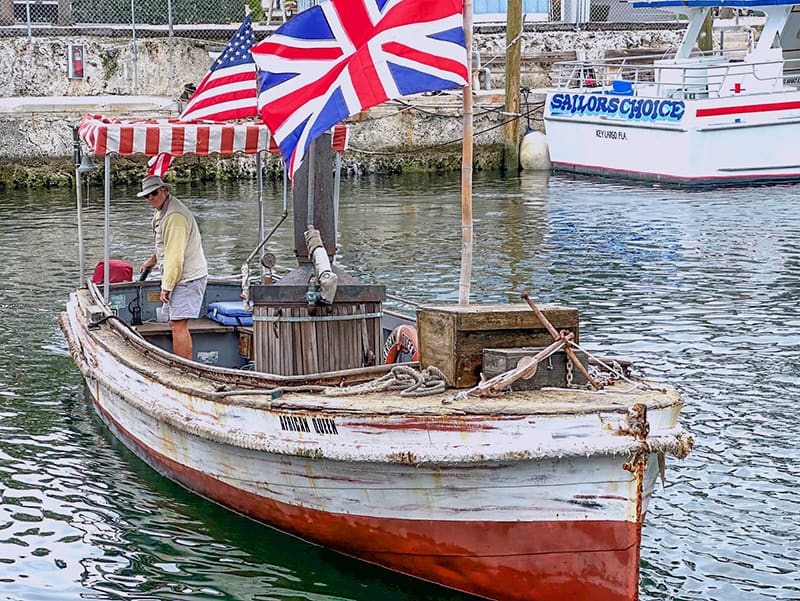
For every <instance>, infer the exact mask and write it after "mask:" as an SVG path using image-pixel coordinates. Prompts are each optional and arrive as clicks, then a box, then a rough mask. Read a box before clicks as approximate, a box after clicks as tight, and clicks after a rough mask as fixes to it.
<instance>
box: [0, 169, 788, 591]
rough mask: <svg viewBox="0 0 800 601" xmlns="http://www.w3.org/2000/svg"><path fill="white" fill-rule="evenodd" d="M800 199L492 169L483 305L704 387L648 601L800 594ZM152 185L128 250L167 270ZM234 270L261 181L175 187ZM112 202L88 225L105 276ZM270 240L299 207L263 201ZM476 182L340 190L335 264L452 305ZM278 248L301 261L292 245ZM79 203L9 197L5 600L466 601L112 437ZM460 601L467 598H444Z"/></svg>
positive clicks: (654, 529)
mask: <svg viewBox="0 0 800 601" xmlns="http://www.w3.org/2000/svg"><path fill="white" fill-rule="evenodd" d="M797 190H798V188H797V187H792V186H775V187H770V188H752V189H746V188H743V189H738V190H737V189H728V190H710V191H708V190H706V191H702V192H686V191H679V190H669V189H661V188H658V187H657V186H650V187H647V186H629V185H627V184H620V183H608V182H603V181H594V180H591V179H586V178H582V179H578V178H569V177H560V176H559V177H550V176H548V175H547V174H523V176H522V177H521V178H519V179H512V178H509V179H502V178H499V177H497V176H496V175H493V174H476V181H475V191H474V209H473V212H474V218H475V233H474V239H475V248H474V256H475V261H474V268H473V273H474V277H473V287H472V289H473V299H474V300H480V301H488V300H505V299H508V298H512V299H513V298H516V297H515V294H517V293H519V292H520V291H522V290H529V291H530V292H531V293H532V295H533V296H534V297H535V298H537V299H539V300H541V301H545V302H559V303H569V304H573V305H575V306H577V307H579V308H580V311H581V338H582V342H583V344H584V346H587V347H588V348H590V349H598V350H602V351H603V352H604V353H613V354H622V355H626V356H629V357H630V358H632V359H633V360H635V361H636V362H637V365H638V370H639V372H640V373H645V374H647V375H650V376H655V377H659V378H663V379H666V380H669V381H670V382H673V383H675V384H677V385H678V386H679V387H680V388H681V390H682V391H683V392H684V393H685V396H686V399H687V405H686V408H685V411H684V414H685V416H686V419H687V422H688V424H689V425H690V427H691V428H692V430H693V431H694V432H695V433H696V434H697V435H698V440H699V443H698V445H697V447H696V450H695V452H694V453H693V454H692V455H691V456H690V457H689V459H688V460H687V461H686V462H684V463H682V464H676V463H675V462H673V463H671V464H670V467H669V470H668V483H667V488H666V489H665V490H663V491H658V494H657V495H656V497H655V499H654V501H653V503H651V505H650V513H649V515H648V519H647V525H646V527H645V529H644V535H643V536H644V541H643V567H642V583H641V591H642V594H641V597H642V599H643V600H647V601H649V600H655V599H665V600H674V599H682V600H683V599H686V600H690V599H691V600H697V601H700V600H703V601H705V600H709V599H711V600H719V601H729V600H734V601H735V600H739V599H741V600H750V599H782V600H788V599H798V598H800V577H798V575H797V572H796V566H797V565H798V564H799V563H800V538H798V537H797V534H796V533H797V531H798V526H799V525H798V519H797V516H798V515H800V495H798V493H797V486H796V482H797V481H798V477H800V468H798V452H797V442H796V436H795V434H796V432H797V427H796V418H795V415H794V414H795V406H796V405H797V404H798V403H799V402H800V393H798V390H800V387H799V386H798V384H799V383H800V382H799V380H800V376H798V373H799V372H798V367H799V366H800V334H799V333H798V332H799V331H800V309H799V308H798V303H797V299H798V297H800V250H799V249H800V245H798V241H800V216H798V213H797V211H796V209H795V205H796V202H795V196H796V194H797ZM136 191H137V188H136V187H134V186H131V187H128V188H120V189H117V190H115V191H114V201H113V207H112V223H111V235H112V256H113V257H114V258H121V259H124V260H127V261H129V262H130V263H132V264H133V265H135V266H137V267H138V265H139V263H140V262H141V260H143V259H144V258H145V257H146V256H148V255H149V254H150V252H151V245H152V240H151V233H150V228H149V211H148V209H147V206H146V203H144V202H143V201H142V200H141V199H138V198H136V197H135V193H136ZM175 192H176V194H177V195H178V196H179V197H181V198H182V199H184V200H186V201H187V203H188V204H189V205H190V206H191V207H192V208H193V210H194V211H195V212H196V213H197V215H198V221H199V223H200V226H201V228H202V231H203V234H204V238H205V241H206V245H207V250H208V252H207V255H208V258H209V264H210V268H211V271H212V273H213V274H215V275H227V276H232V277H234V276H237V275H238V273H239V269H240V266H241V262H242V260H243V259H244V257H246V256H247V255H248V254H249V253H250V252H251V251H252V249H253V248H254V247H255V244H256V233H257V223H256V220H257V218H258V213H257V208H256V202H255V200H256V192H255V190H254V187H253V186H252V185H251V184H249V183H245V184H242V183H229V182H220V183H216V184H213V185H206V184H193V185H179V186H177V187H176V190H175ZM101 193H102V191H101V190H99V189H94V188H92V189H90V191H89V200H88V201H87V203H86V208H85V211H84V217H85V236H86V240H87V260H86V263H87V266H88V267H89V268H91V267H92V266H93V265H94V263H95V262H96V261H98V260H99V259H101V258H102V232H103V206H102V200H101ZM265 204H266V221H267V227H268V228H269V227H270V226H271V224H272V223H275V221H276V220H277V219H278V217H279V216H280V213H281V211H282V199H281V191H280V189H278V188H277V187H273V186H268V188H267V190H266V191H265ZM460 219H461V208H460V192H459V180H458V177H449V176H447V177H426V176H414V177H398V178H390V179H384V178H377V177H363V178H359V179H356V180H352V181H347V182H345V185H344V188H343V190H342V206H341V212H340V243H341V251H340V254H339V257H338V261H339V262H340V263H341V264H342V265H344V266H345V267H346V269H347V270H348V271H349V272H350V273H352V274H353V275H355V276H358V277H360V278H361V279H362V280H363V281H364V282H365V283H379V282H380V283H385V284H387V286H388V287H389V289H390V291H391V292H394V293H397V294H401V295H405V296H407V297H410V298H411V299H412V300H417V301H425V302H439V301H445V300H453V299H455V298H456V294H457V287H458V280H459V253H460V243H461V241H460V236H461V233H460ZM289 223H290V221H287V227H284V228H282V229H280V230H279V231H278V233H277V234H276V236H275V239H274V240H273V241H272V242H271V243H270V244H269V247H268V250H270V251H272V252H275V253H276V254H277V255H278V258H279V264H280V265H283V266H284V267H285V268H289V267H291V266H292V265H293V262H294V259H293V256H292V248H293V247H292V245H291V244H290V236H291V227H290V226H288V224H289ZM75 226H76V222H75V217H74V198H73V196H72V193H71V192H70V191H45V192H41V191H37V192H27V191H22V192H14V193H13V194H8V193H0V249H2V258H3V260H2V261H0V278H2V282H3V285H2V286H0V315H2V319H0V344H2V350H3V352H2V353H1V354H0V441H2V442H0V494H2V501H3V502H2V505H0V583H2V591H3V595H4V596H5V597H7V598H10V599H26V600H28V599H37V600H39V599H76V598H80V597H82V596H83V597H91V598H96V599H212V598H213V599H288V598H313V599H331V600H332V599H365V600H366V599H375V598H381V599H425V598H430V599H441V598H452V599H457V598H461V599H463V598H465V597H463V596H461V595H457V594H455V593H452V594H449V593H447V592H445V591H442V590H441V589H439V588H437V587H432V586H428V585H425V584H422V583H417V582H416V581H413V580H411V579H407V578H403V577H400V576H394V575H391V574H387V573H386V572H385V571H383V570H379V569H376V568H370V567H368V566H364V565H362V564H360V563H357V562H354V561H351V560H348V559H346V558H342V557H339V556H337V555H334V554H330V553H327V552H325V551H321V550H319V549H316V548H314V547H310V546H307V545H305V544H303V543H299V542H297V541H295V540H294V539H291V538H288V537H284V536H283V535H279V534H276V533H274V532H273V531H271V530H269V529H267V528H264V527H261V526H256V525H253V524H252V523H251V522H249V521H247V520H244V519H242V518H239V517H237V516H235V515H232V514H230V513H229V512H226V511H223V510H221V509H219V508H217V507H216V506H214V505H211V504H209V503H206V502H204V501H201V500H198V499H197V498H196V497H194V496H192V495H190V494H188V493H186V492H184V491H183V490H182V489H180V488H178V487H176V486H174V485H172V484H170V483H169V482H167V481H166V480H164V479H162V478H160V477H159V476H157V475H155V474H154V473H153V472H151V471H150V470H149V469H147V468H146V467H144V466H143V464H141V463H140V462H139V461H138V460H136V459H135V458H134V457H133V456H132V455H130V454H129V453H128V452H127V451H125V450H124V449H123V448H122V447H121V446H120V445H118V444H117V443H116V442H114V440H113V438H112V437H111V436H110V435H109V434H108V433H107V432H106V431H105V430H104V429H103V428H102V427H101V426H100V425H99V422H98V421H97V420H96V419H95V418H94V417H93V415H92V413H91V411H90V410H89V409H88V407H87V404H86V401H85V399H84V398H83V388H82V385H81V382H80V378H79V374H78V373H77V371H76V370H75V368H74V366H73V364H72V363H71V361H70V359H69V357H68V356H67V354H66V350H65V348H64V343H63V339H62V337H61V334H60V332H59V331H58V328H57V326H56V324H55V315H56V313H57V312H58V311H59V310H60V309H61V308H62V306H63V302H64V299H65V298H66V297H67V295H68V294H69V291H70V288H71V287H72V286H73V285H74V284H75V283H76V282H77V279H78V277H77V272H76V268H77V267H76V265H77V261H76V256H77V251H76V231H75ZM448 595H450V596H449V597H448Z"/></svg>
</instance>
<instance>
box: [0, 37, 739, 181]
mask: <svg viewBox="0 0 800 601" xmlns="http://www.w3.org/2000/svg"><path fill="white" fill-rule="evenodd" d="M661 25H663V24H661ZM674 25H677V24H674ZM495 29H496V31H492V30H491V29H490V30H489V31H488V32H482V33H479V32H476V35H475V46H476V48H477V49H478V54H479V55H480V64H481V70H480V72H479V76H477V77H476V84H477V91H476V96H475V108H474V114H475V118H474V131H475V152H474V156H475V167H476V168H477V169H497V168H499V167H500V166H501V161H502V149H503V123H504V121H505V120H506V119H508V118H509V117H508V116H506V115H504V114H503V105H504V94H503V90H502V88H503V86H504V68H505V65H504V49H505V48H504V47H505V31H504V30H503V28H502V27H500V28H495ZM682 33H683V27H682V26H671V27H660V28H659V29H644V28H642V27H640V28H636V29H622V30H615V29H610V30H600V29H594V30H590V29H587V30H578V31H575V30H556V29H554V28H553V27H552V24H551V26H550V27H549V29H546V30H538V31H537V30H532V31H529V28H528V27H527V26H526V30H525V32H524V35H523V61H522V69H521V85H522V86H525V87H528V88H531V89H534V90H533V91H532V92H531V93H528V94H524V95H523V104H522V107H521V113H522V114H521V116H520V117H519V118H520V119H521V120H522V124H521V128H520V129H521V131H522V132H524V131H525V129H526V127H531V128H533V129H538V130H541V108H542V104H543V95H542V94H540V93H536V91H535V88H541V87H544V86H547V85H548V84H549V69H550V66H551V65H552V62H553V61H555V60H566V59H571V58H575V56H576V53H577V52H580V53H581V54H583V55H585V56H587V57H588V58H592V57H600V56H604V55H605V53H606V52H608V51H619V50H620V49H636V50H647V49H659V50H663V49H665V48H670V47H672V46H674V45H675V43H676V42H677V41H678V40H679V39H680V37H681V35H682ZM727 39H728V40H729V42H731V41H734V38H733V36H732V35H731V34H728V38H727ZM73 41H75V40H72V39H70V40H67V39H65V38H33V39H31V40H28V39H26V38H25V39H21V38H11V39H0V69H3V71H4V72H6V73H9V74H10V76H9V77H8V78H7V79H5V80H4V81H3V82H0V93H1V94H2V95H3V96H4V98H1V99H0V186H1V187H6V188H9V187H11V188H15V187H27V186H57V185H70V184H71V183H72V180H73V173H74V170H73V165H72V128H73V126H74V125H75V124H76V123H77V122H78V121H79V120H80V119H81V118H82V117H84V116H85V115H87V114H104V115H107V116H112V117H118V118H175V117H177V116H178V114H179V113H180V110H181V108H182V107H181V102H180V100H179V99H177V98H176V97H175V95H173V94H170V90H169V86H168V85H167V83H166V82H167V81H168V78H167V72H168V71H169V70H170V69H169V63H170V62H171V61H175V60H177V61H178V62H179V65H177V66H178V71H179V73H180V78H181V79H180V81H181V82H184V81H185V82H189V81H194V82H197V81H199V80H200V79H201V78H202V77H203V75H204V74H205V71H206V69H207V68H208V65H210V63H211V59H210V57H209V51H208V48H207V47H206V46H205V45H203V44H202V43H200V42H198V41H197V40H177V41H176V44H177V48H173V53H172V54H171V55H170V54H169V51H168V43H167V41H166V40H164V39H143V40H138V41H137V54H138V63H137V64H138V66H137V68H136V69H135V71H136V73H131V68H130V61H129V60H128V57H126V53H129V52H130V50H131V48H130V47H131V44H130V43H128V44H124V43H121V42H120V40H119V39H107V40H103V39H96V38H92V39H87V40H84V41H83V43H85V44H86V47H87V50H86V56H87V60H86V64H85V77H84V78H83V79H81V80H75V79H69V78H67V77H66V76H65V74H61V73H57V72H56V73H55V75H54V71H55V70H54V67H53V65H54V64H56V65H58V64H59V63H60V62H62V63H66V60H65V57H66V48H67V46H68V42H73ZM62 55H63V57H62ZM134 80H135V81H134ZM133 83H135V86H133ZM134 87H135V88H136V90H137V91H139V92H141V93H139V94H133V93H132V92H133V88H134ZM461 107H462V101H461V94H460V91H454V92H448V93H441V94H425V95H418V96H413V97H410V98H405V99H403V100H400V101H392V102H388V103H386V104H383V105H381V106H378V107H375V108H373V109H371V110H369V111H365V112H364V113H361V114H359V115H357V116H355V117H353V118H351V119H350V120H349V123H350V126H351V128H350V147H349V150H348V152H346V153H345V155H344V166H345V168H346V169H347V170H348V171H349V172H351V173H353V172H361V173H363V172H385V173H391V172H399V171H404V172H409V171H449V170H458V169H460V167H461V164H460V161H461V157H460V144H461V119H462V116H461V115H462V108H461ZM145 163H146V159H145V158H144V157H131V158H127V159H122V158H120V159H116V160H115V170H114V172H115V173H114V176H115V178H116V179H120V180H125V181H135V180H138V178H140V177H141V174H142V171H143V170H144V166H145ZM266 166H267V176H268V177H276V178H277V177H279V176H280V171H281V168H280V163H279V160H278V159H277V157H275V156H270V157H268V159H267V161H266ZM253 171H254V161H253V159H252V158H250V157H244V156H242V157H233V158H228V159H222V158H219V157H213V156H212V157H192V158H191V160H189V159H183V160H180V161H176V162H175V165H174V166H173V168H172V169H171V175H172V177H174V178H176V179H181V178H194V179H196V178H200V179H205V178H208V179H215V178H220V177H229V178H233V177H238V176H240V175H251V174H252V173H253ZM93 177H97V176H96V175H93Z"/></svg>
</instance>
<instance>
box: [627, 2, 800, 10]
mask: <svg viewBox="0 0 800 601" xmlns="http://www.w3.org/2000/svg"><path fill="white" fill-rule="evenodd" d="M797 3H798V0H636V1H635V2H634V3H633V6H634V8H646V7H648V8H670V7H696V8H702V7H704V6H721V7H722V6H728V7H731V8H758V7H763V6H783V5H786V4H789V5H791V4H797Z"/></svg>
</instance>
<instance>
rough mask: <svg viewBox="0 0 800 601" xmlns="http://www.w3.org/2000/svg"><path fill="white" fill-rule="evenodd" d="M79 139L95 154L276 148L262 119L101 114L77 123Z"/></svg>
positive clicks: (225, 152)
mask: <svg viewBox="0 0 800 601" xmlns="http://www.w3.org/2000/svg"><path fill="white" fill-rule="evenodd" d="M78 135H79V136H80V138H81V140H83V142H84V143H85V144H86V145H87V146H88V147H89V149H90V150H91V151H92V152H93V153H94V154H96V155H105V154H119V155H132V154H143V155H147V156H155V155H158V154H160V153H162V152H164V153H168V154H171V155H173V156H181V155H184V154H196V155H209V154H222V155H229V154H234V153H237V152H242V153H246V154H255V153H257V152H261V151H263V150H271V151H273V152H274V151H276V150H277V148H276V147H275V146H274V144H273V145H270V134H269V130H268V129H267V126H266V125H265V124H264V123H262V122H249V123H185V122H181V121H177V120H173V119H150V120H135V119H134V120H125V121H122V120H119V119H113V118H109V117H104V116H102V115H87V116H86V118H84V119H82V120H81V122H80V124H79V125H78Z"/></svg>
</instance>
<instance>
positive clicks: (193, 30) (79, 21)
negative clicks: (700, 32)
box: [0, 0, 675, 41]
mask: <svg viewBox="0 0 800 601" xmlns="http://www.w3.org/2000/svg"><path fill="white" fill-rule="evenodd" d="M431 1H435V0H431ZM318 2H319V0H246V2H244V1H243V2H241V3H239V2H231V1H230V0H0V26H14V25H16V26H18V27H19V26H22V27H25V28H26V29H27V33H28V35H35V34H37V32H40V31H41V30H43V29H45V30H46V29H48V28H53V27H56V28H60V29H61V30H62V31H63V32H64V33H70V32H75V33H81V34H86V33H87V32H91V31H97V30H98V28H102V29H104V30H105V33H113V31H115V30H116V31H120V32H122V31H124V30H127V31H138V32H140V33H141V34H142V36H146V35H154V36H159V35H160V36H163V35H165V34H169V35H173V36H177V37H194V38H199V39H208V40H215V41H217V40H221V41H225V40H227V36H226V33H225V32H228V31H229V30H230V29H231V28H235V27H237V26H238V25H239V24H240V23H241V21H242V19H243V18H244V14H245V8H244V7H245V4H246V5H247V6H248V7H249V8H250V10H251V11H252V13H253V23H254V25H255V26H256V31H257V32H258V31H259V27H261V28H263V29H262V31H261V34H262V37H263V36H264V35H266V34H267V33H268V32H269V31H271V30H272V29H273V28H274V27H277V26H279V25H280V24H281V23H282V22H284V21H285V20H286V19H287V18H289V17H290V16H292V15H293V14H295V13H296V12H299V11H302V10H305V9H307V8H309V7H311V6H313V5H314V4H318ZM506 7H507V0H474V2H473V11H474V15H475V23H476V25H478V26H480V25H481V24H484V23H494V24H498V23H499V24H502V23H504V22H505V14H506ZM522 11H523V15H524V18H525V22H526V23H553V24H557V23H563V24H570V25H578V26H580V25H584V24H589V23H599V22H604V23H614V24H621V23H649V24H650V26H651V27H653V28H655V29H657V28H658V27H659V24H660V23H664V24H670V23H674V22H675V16H674V15H673V14H672V13H671V12H668V11H662V10H657V9H646V8H645V9H641V8H640V9H636V8H633V6H632V5H631V3H629V2H627V1H625V0H522Z"/></svg>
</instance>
